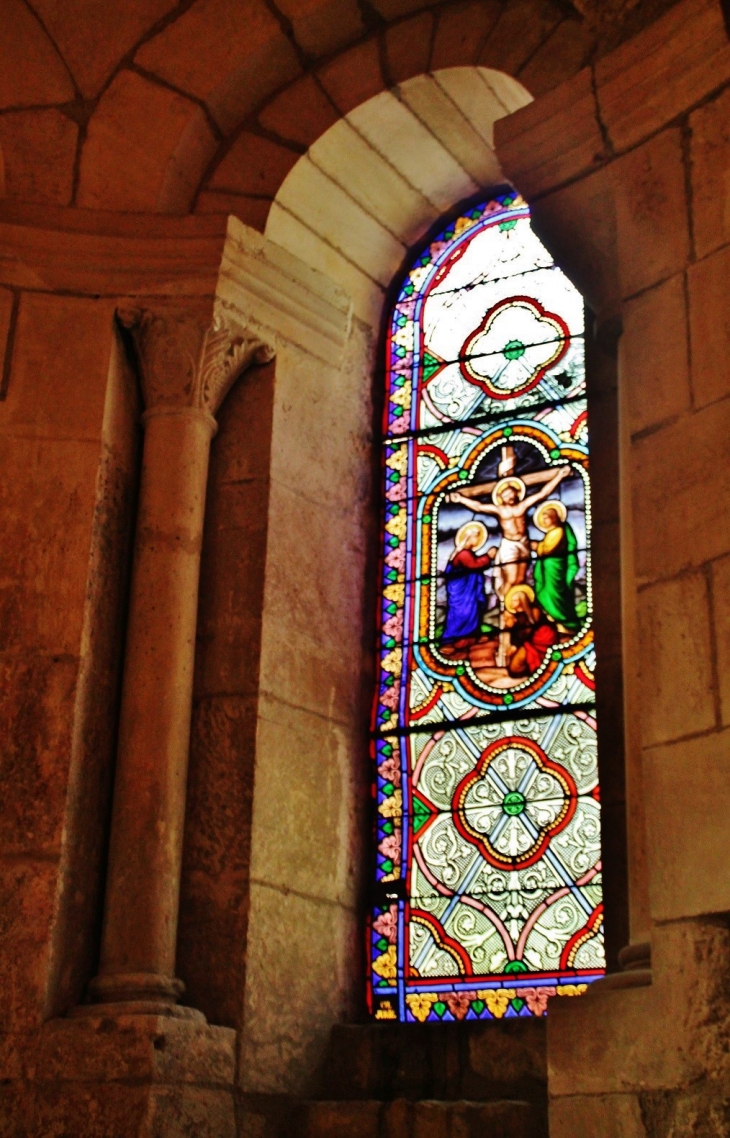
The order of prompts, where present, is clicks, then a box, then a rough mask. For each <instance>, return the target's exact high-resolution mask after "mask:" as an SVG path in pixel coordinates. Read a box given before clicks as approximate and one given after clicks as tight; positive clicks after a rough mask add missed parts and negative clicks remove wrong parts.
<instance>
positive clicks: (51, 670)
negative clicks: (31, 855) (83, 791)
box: [0, 653, 78, 852]
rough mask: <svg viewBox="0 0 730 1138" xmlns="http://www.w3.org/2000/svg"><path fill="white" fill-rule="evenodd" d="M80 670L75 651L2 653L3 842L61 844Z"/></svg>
mask: <svg viewBox="0 0 730 1138" xmlns="http://www.w3.org/2000/svg"><path fill="white" fill-rule="evenodd" d="M77 672H78V664H77V661H76V660H75V659H73V658H69V657H66V658H65V659H64V658H62V659H60V660H58V659H57V660H54V659H53V658H52V657H49V656H47V655H42V656H41V655H38V656H34V657H31V656H24V657H23V656H20V657H18V656H16V655H15V654H12V655H11V654H6V653H3V656H2V658H0V680H1V681H2V682H1V683H0V737H2V739H3V747H2V752H1V753H0V782H2V785H3V787H4V793H3V797H2V803H1V805H0V847H4V848H6V849H7V848H10V849H12V850H15V851H16V852H17V851H20V850H29V851H38V850H43V851H44V852H46V851H47V852H56V851H58V850H59V848H60V842H61V836H62V831H63V826H64V816H65V803H66V789H67V787H66V780H67V775H68V765H69V761H70V754H71V731H72V725H73V714H74V694H75V686H76V678H77Z"/></svg>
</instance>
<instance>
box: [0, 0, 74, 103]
mask: <svg viewBox="0 0 730 1138" xmlns="http://www.w3.org/2000/svg"><path fill="white" fill-rule="evenodd" d="M0 42H1V43H2V44H3V66H2V69H0V107H2V108H4V107H28V106H33V107H37V106H43V105H44V104H51V103H65V102H66V101H67V100H69V99H72V98H73V96H74V89H73V84H72V83H71V79H70V76H69V74H68V72H67V70H66V68H65V67H64V65H63V60H62V59H61V58H60V57H59V55H58V53H57V52H56V51H55V50H54V47H53V44H52V43H51V41H50V40H49V38H48V36H47V35H46V33H45V32H44V30H43V27H42V25H41V23H40V22H39V20H38V19H37V18H36V17H35V15H34V14H33V12H32V10H31V9H30V8H29V7H28V6H27V5H26V4H24V3H23V2H22V0H6V3H4V4H3V6H2V11H0Z"/></svg>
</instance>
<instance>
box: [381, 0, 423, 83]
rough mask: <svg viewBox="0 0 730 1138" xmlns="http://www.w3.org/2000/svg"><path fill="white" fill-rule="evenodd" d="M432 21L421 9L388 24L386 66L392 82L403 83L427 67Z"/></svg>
mask: <svg viewBox="0 0 730 1138" xmlns="http://www.w3.org/2000/svg"><path fill="white" fill-rule="evenodd" d="M433 28H434V20H433V16H432V15H431V13H430V12H421V13H419V15H417V16H414V17H413V19H411V20H403V21H401V22H400V23H398V24H394V25H393V26H392V27H389V28H388V30H387V31H386V33H385V65H386V67H387V71H388V78H389V79H390V81H391V82H392V83H402V82H403V80H404V79H410V78H411V76H412V75H420V74H421V73H422V72H424V71H426V69H427V68H428V61H429V58H430V54H431V41H432V38H433Z"/></svg>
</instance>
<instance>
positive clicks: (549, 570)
mask: <svg viewBox="0 0 730 1138" xmlns="http://www.w3.org/2000/svg"><path fill="white" fill-rule="evenodd" d="M567 515H568V512H567V510H566V508H565V505H564V503H563V502H561V501H559V500H558V499H552V500H551V501H549V502H544V503H543V505H541V506H540V507H539V508H538V509H537V510H536V511H535V525H536V526H537V527H538V529H541V530H542V531H543V533H544V534H545V536H544V538H543V539H542V541H533V542H531V543H530V544H531V545H532V548H533V549H534V550H535V553H536V554H537V560H536V561H535V596H536V599H537V601H538V603H539V604H540V605H541V606H542V608H543V610H544V611H545V612H546V613H547V614H548V616H550V617H552V618H553V620H554V621H556V622H557V624H558V627H559V628H561V629H562V631H564V632H572V631H575V629H576V628H578V627H579V626H580V619H579V617H578V614H577V612H576V611H575V596H574V593H573V581H574V580H575V578H576V576H577V573H578V568H579V566H578V554H577V552H576V550H577V548H578V541H577V539H576V536H575V533H574V532H573V529H572V527H571V526H570V525H569V524H568V522H567V521H566V518H567Z"/></svg>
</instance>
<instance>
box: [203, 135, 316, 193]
mask: <svg viewBox="0 0 730 1138" xmlns="http://www.w3.org/2000/svg"><path fill="white" fill-rule="evenodd" d="M298 158H299V153H298V151H296V150H290V149H289V148H288V147H285V146H279V145H278V143H276V142H271V141H269V139H267V138H262V137H261V136H260V135H256V134H250V133H248V132H244V133H242V134H239V136H238V138H237V139H236V141H235V142H234V144H233V146H232V147H231V149H230V150H229V151H228V153H227V154H226V156H225V158H224V159H223V161H222V162H221V163H220V165H219V166H217V167H216V170H215V173H214V174H213V176H212V178H211V179H210V181H209V183H208V185H209V187H210V188H211V189H213V190H223V191H225V192H228V193H232V194H259V195H262V196H266V197H273V196H274V194H275V193H276V191H277V190H278V188H279V186H280V185H281V183H282V182H283V180H284V178H285V177H286V175H287V174H288V173H289V171H290V170H291V168H292V166H293V165H294V163H295V162H296V161H297V159H298Z"/></svg>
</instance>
